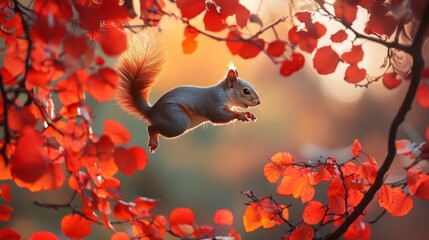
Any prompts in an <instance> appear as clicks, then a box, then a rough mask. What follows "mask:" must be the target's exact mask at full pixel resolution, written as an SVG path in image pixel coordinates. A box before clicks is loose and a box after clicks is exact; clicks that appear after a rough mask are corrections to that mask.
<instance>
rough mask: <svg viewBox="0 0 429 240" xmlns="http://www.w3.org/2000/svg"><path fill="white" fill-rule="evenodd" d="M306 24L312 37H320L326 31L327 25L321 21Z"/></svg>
mask: <svg viewBox="0 0 429 240" xmlns="http://www.w3.org/2000/svg"><path fill="white" fill-rule="evenodd" d="M305 26H306V28H307V31H308V33H309V34H310V36H311V37H312V38H315V39H319V38H321V37H322V36H323V35H325V33H326V27H325V26H324V25H323V24H321V23H319V22H315V23H311V24H309V23H307V24H306V25H305Z"/></svg>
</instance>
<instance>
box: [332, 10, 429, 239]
mask: <svg viewBox="0 0 429 240" xmlns="http://www.w3.org/2000/svg"><path fill="white" fill-rule="evenodd" d="M426 16H429V4H428V5H426V7H425V9H424V11H423V13H422V19H421V22H420V26H419V28H418V30H417V33H416V36H415V38H414V42H413V44H412V45H411V46H410V47H409V48H408V47H407V48H406V49H405V51H406V52H407V53H409V54H410V55H411V56H412V57H413V66H412V68H411V71H412V79H411V82H410V86H409V88H408V91H407V93H406V95H405V98H404V100H403V102H402V105H401V107H400V108H399V110H398V112H397V114H396V116H395V118H394V119H393V121H392V123H391V126H390V130H389V137H388V146H387V155H386V158H385V160H384V162H383V165H382V166H381V167H380V169H379V171H378V173H377V176H376V178H375V181H374V184H373V185H372V186H371V187H370V188H369V190H368V192H366V194H365V197H364V198H363V199H362V201H361V202H360V203H359V204H358V205H357V206H356V208H355V209H354V211H353V212H352V213H351V214H350V216H349V217H347V218H346V219H345V221H344V222H343V223H342V224H341V226H340V227H338V228H337V229H336V230H335V231H334V232H333V233H332V234H330V235H329V236H328V237H327V239H338V238H339V237H340V236H341V235H343V234H344V233H345V232H346V231H347V229H348V228H349V226H350V225H351V224H352V223H353V222H354V221H355V220H356V219H357V218H358V217H359V216H360V215H361V214H362V212H363V211H364V210H365V208H366V207H367V206H368V204H369V203H370V202H371V201H372V199H373V198H374V196H375V194H376V193H377V192H378V190H379V189H380V188H381V186H382V185H383V182H384V176H385V174H386V173H387V171H388V170H389V168H390V166H391V165H392V162H393V160H394V159H395V155H396V146H395V141H396V134H397V132H398V128H399V126H400V125H401V123H402V122H403V121H404V119H405V116H406V115H407V113H408V111H409V110H411V104H412V103H413V100H414V98H415V96H416V92H417V88H418V86H419V83H420V73H421V71H422V70H423V67H424V59H423V56H422V46H423V42H424V37H425V35H424V34H425V30H426V29H427V27H428V25H429V18H428V17H426ZM386 44H387V43H386ZM386 44H385V45H386ZM402 50H404V49H402Z"/></svg>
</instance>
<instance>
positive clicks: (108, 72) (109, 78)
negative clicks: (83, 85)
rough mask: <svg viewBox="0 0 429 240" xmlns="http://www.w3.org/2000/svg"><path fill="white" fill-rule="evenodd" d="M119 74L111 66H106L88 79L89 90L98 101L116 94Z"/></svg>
mask: <svg viewBox="0 0 429 240" xmlns="http://www.w3.org/2000/svg"><path fill="white" fill-rule="evenodd" d="M118 81H119V76H118V74H117V73H116V72H115V71H114V70H113V69H111V68H109V67H104V68H101V69H100V70H98V72H96V73H93V74H91V75H90V76H89V77H88V79H87V87H88V92H89V94H91V96H93V97H94V98H95V99H96V100H97V101H98V102H102V101H105V100H111V99H113V97H114V96H115V91H116V85H118Z"/></svg>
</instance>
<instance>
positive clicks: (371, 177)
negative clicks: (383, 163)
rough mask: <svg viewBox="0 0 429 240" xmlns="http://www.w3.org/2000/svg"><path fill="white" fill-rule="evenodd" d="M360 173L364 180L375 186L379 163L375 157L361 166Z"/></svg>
mask: <svg viewBox="0 0 429 240" xmlns="http://www.w3.org/2000/svg"><path fill="white" fill-rule="evenodd" d="M358 171H359V174H360V175H361V176H362V178H364V179H365V180H366V181H367V182H368V183H369V184H373V183H374V181H375V177H376V176H377V173H378V166H377V162H376V161H375V159H374V158H373V157H370V158H369V160H368V161H365V162H364V163H362V164H361V165H360V166H359V170H358Z"/></svg>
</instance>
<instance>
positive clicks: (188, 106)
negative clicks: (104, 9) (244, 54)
mask: <svg viewBox="0 0 429 240" xmlns="http://www.w3.org/2000/svg"><path fill="white" fill-rule="evenodd" d="M164 60H165V56H164V52H163V49H162V47H161V46H160V45H159V41H156V40H155V39H154V38H153V36H152V35H149V34H148V33H144V32H140V33H138V34H134V35H133V36H130V37H129V38H128V47H127V50H126V51H124V52H123V53H122V54H121V55H120V56H119V58H118V60H117V69H118V72H119V75H120V80H119V84H118V90H117V102H118V104H119V106H120V107H121V108H122V109H124V110H125V111H126V112H128V113H130V114H132V115H135V116H137V117H139V118H141V119H144V120H146V121H147V122H148V124H149V125H148V127H147V132H148V135H149V143H148V147H149V150H150V151H151V152H152V153H153V152H155V150H156V149H157V148H158V145H159V143H158V135H159V134H161V135H162V136H164V137H166V138H175V137H178V136H181V135H182V134H184V133H186V132H188V131H189V130H191V129H193V128H196V127H197V126H199V125H200V124H202V123H203V122H207V121H209V122H212V123H214V124H226V123H229V122H231V121H233V120H235V119H237V120H239V121H243V122H248V121H250V120H252V121H255V120H256V117H255V116H254V115H253V114H251V113H249V112H239V111H236V110H235V108H236V107H242V108H248V107H253V106H256V105H259V104H260V103H261V100H260V99H259V96H258V94H257V92H256V90H255V88H254V87H253V86H252V85H251V84H249V83H248V82H246V81H244V80H243V79H241V78H239V77H238V71H237V70H236V69H235V67H234V66H233V65H230V66H229V69H228V71H227V73H226V76H225V78H224V79H223V80H221V81H220V82H219V83H218V84H216V85H213V86H209V87H199V86H179V87H176V88H174V89H172V90H170V91H168V92H167V93H165V94H164V95H162V96H161V97H160V98H159V99H158V101H157V102H156V103H155V104H153V105H150V103H149V91H150V89H151V86H152V84H153V83H154V82H155V80H156V78H157V76H158V74H159V73H160V71H161V68H162V65H163V63H164Z"/></svg>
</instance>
